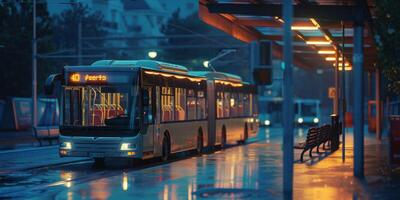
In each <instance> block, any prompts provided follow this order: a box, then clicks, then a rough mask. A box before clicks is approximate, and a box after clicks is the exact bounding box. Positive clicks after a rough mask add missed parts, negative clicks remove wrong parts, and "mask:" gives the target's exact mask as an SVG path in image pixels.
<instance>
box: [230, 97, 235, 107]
mask: <svg viewBox="0 0 400 200" xmlns="http://www.w3.org/2000/svg"><path fill="white" fill-rule="evenodd" d="M233 106H235V99H231V107H233Z"/></svg>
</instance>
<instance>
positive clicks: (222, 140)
mask: <svg viewBox="0 0 400 200" xmlns="http://www.w3.org/2000/svg"><path fill="white" fill-rule="evenodd" d="M225 148H226V128H225V126H223V127H222V134H221V149H225Z"/></svg>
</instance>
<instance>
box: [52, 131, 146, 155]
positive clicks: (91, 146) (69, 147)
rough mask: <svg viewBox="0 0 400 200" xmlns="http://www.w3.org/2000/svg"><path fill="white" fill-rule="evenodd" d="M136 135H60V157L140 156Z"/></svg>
mask: <svg viewBox="0 0 400 200" xmlns="http://www.w3.org/2000/svg"><path fill="white" fill-rule="evenodd" d="M139 137H140V136H139V135H138V136H136V137H117V138H111V137H78V136H76V137H75V136H71V137H67V136H60V148H59V154H60V156H61V157H90V158H106V157H128V158H141V157H142V151H140V149H142V148H141V144H140V143H139V142H138V141H140V140H139V139H138V138H139Z"/></svg>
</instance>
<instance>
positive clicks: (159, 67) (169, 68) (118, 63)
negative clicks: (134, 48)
mask: <svg viewBox="0 0 400 200" xmlns="http://www.w3.org/2000/svg"><path fill="white" fill-rule="evenodd" d="M91 66H113V67H139V68H145V69H151V70H156V71H166V72H174V73H180V74H187V73H188V69H187V68H186V67H184V66H181V65H176V64H171V63H166V62H160V61H155V60H99V61H96V62H94V63H93V64H92V65H91Z"/></svg>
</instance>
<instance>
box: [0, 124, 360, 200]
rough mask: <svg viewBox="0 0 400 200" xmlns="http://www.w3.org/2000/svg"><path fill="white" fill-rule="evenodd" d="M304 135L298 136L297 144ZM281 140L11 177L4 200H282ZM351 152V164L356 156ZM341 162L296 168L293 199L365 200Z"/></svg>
mask: <svg viewBox="0 0 400 200" xmlns="http://www.w3.org/2000/svg"><path fill="white" fill-rule="evenodd" d="M306 134H307V133H306V131H305V130H301V129H300V130H297V132H296V138H297V139H299V138H300V139H301V138H304V137H305V136H306ZM281 139H282V130H281V129H276V130H275V129H272V130H265V129H262V130H261V131H260V134H259V136H258V138H257V140H256V141H253V142H250V143H248V144H246V145H244V146H233V147H231V148H228V149H226V150H222V151H217V152H214V153H213V154H206V155H202V156H192V157H190V156H189V157H188V156H186V157H184V158H180V159H176V161H173V162H170V163H157V162H154V161H153V162H143V163H141V164H139V166H137V167H129V165H128V163H127V162H123V161H121V162H120V160H109V161H108V164H107V166H106V168H103V169H96V168H93V167H92V162H88V161H82V162H79V163H71V164H68V165H62V166H56V167H49V168H40V169H36V170H30V171H28V172H24V173H21V172H13V173H10V174H8V175H7V176H5V175H1V176H0V199H1V198H7V197H14V198H20V199H27V198H31V199H66V200H73V199H99V200H102V199H118V200H120V199H127V198H129V199H172V200H174V199H190V200H194V199H282V198H283V196H282V193H281V188H282V151H281V149H282V147H281ZM347 141H351V140H347ZM347 151H349V152H347V153H348V155H349V156H350V157H349V160H350V158H351V149H350V148H349V149H348V150H347ZM340 155H341V152H336V153H334V154H331V155H329V156H326V155H325V156H324V155H322V156H320V158H317V160H316V161H315V160H308V161H307V162H306V163H296V164H295V180H294V184H295V188H294V192H295V193H294V198H295V199H304V198H306V199H308V198H312V199H313V198H317V197H318V198H319V199H321V198H323V199H351V198H353V197H354V194H357V195H359V197H361V198H362V197H365V196H363V195H362V193H363V191H365V190H366V189H365V188H364V189H363V188H362V187H361V186H359V185H362V184H359V183H356V182H357V181H356V180H355V179H354V178H353V177H352V174H351V172H352V171H351V161H350V162H347V163H345V164H341V161H340ZM295 157H298V155H297V153H296V155H295ZM307 159H308V157H307ZM366 160H367V161H366V162H367V163H368V156H367V158H366ZM338 169H340V170H338ZM336 175H337V176H336ZM353 184H354V185H353Z"/></svg>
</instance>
